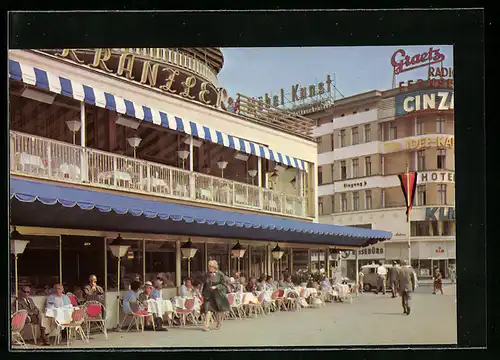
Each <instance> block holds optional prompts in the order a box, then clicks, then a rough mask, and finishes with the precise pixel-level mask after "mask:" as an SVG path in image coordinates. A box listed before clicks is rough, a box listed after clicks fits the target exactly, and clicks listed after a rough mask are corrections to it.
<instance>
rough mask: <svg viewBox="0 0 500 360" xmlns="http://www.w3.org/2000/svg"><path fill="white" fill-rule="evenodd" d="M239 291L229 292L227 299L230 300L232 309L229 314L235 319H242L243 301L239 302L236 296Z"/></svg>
mask: <svg viewBox="0 0 500 360" xmlns="http://www.w3.org/2000/svg"><path fill="white" fill-rule="evenodd" d="M236 295H237V293H229V294H227V301H228V302H229V307H230V309H231V310H230V311H229V314H230V315H232V316H233V317H234V318H235V319H238V318H240V319H241V312H240V310H241V303H239V302H238V300H237V298H236Z"/></svg>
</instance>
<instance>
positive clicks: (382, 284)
mask: <svg viewBox="0 0 500 360" xmlns="http://www.w3.org/2000/svg"><path fill="white" fill-rule="evenodd" d="M386 281H387V269H386V268H385V266H384V265H382V262H379V267H378V268H377V294H378V292H379V291H380V290H381V289H382V293H383V294H384V295H385V288H386V286H387V283H386Z"/></svg>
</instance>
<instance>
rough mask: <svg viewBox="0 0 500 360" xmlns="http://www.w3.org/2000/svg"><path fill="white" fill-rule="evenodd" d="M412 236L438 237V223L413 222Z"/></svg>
mask: <svg viewBox="0 0 500 360" xmlns="http://www.w3.org/2000/svg"><path fill="white" fill-rule="evenodd" d="M411 236H438V222H437V221H412V222H411Z"/></svg>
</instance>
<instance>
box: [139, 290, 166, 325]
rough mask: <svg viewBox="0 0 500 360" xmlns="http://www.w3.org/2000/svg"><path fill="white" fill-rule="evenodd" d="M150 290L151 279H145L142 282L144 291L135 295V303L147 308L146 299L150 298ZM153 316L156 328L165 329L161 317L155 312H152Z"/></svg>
mask: <svg viewBox="0 0 500 360" xmlns="http://www.w3.org/2000/svg"><path fill="white" fill-rule="evenodd" d="M152 292H153V284H152V283H151V281H146V283H145V284H144V291H143V292H142V293H140V294H139V296H138V297H137V303H138V304H139V305H140V306H141V307H143V308H145V309H147V308H148V304H147V301H148V300H150V299H152V297H151V293H152ZM153 318H154V322H155V329H156V330H163V331H166V330H167V329H165V328H164V327H163V319H162V318H161V317H159V316H158V315H157V314H153Z"/></svg>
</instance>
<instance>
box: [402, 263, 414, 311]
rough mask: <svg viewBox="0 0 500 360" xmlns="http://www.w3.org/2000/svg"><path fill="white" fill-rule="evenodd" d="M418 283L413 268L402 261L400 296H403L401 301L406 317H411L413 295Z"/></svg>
mask: <svg viewBox="0 0 500 360" xmlns="http://www.w3.org/2000/svg"><path fill="white" fill-rule="evenodd" d="M416 283H417V279H416V278H415V272H414V271H413V268H412V267H411V266H409V265H408V261H406V260H402V261H401V267H400V268H399V271H398V286H399V295H400V296H401V301H402V303H403V313H405V314H406V315H410V310H411V309H410V299H411V293H412V292H413V291H415V284H416Z"/></svg>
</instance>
